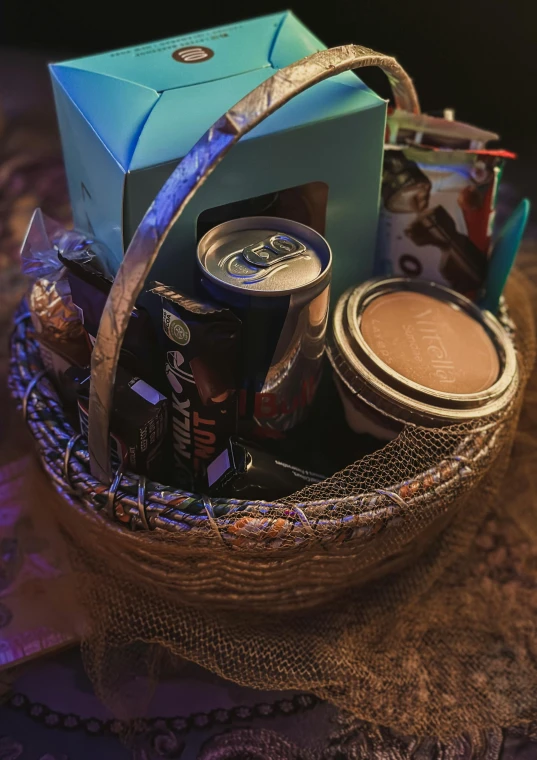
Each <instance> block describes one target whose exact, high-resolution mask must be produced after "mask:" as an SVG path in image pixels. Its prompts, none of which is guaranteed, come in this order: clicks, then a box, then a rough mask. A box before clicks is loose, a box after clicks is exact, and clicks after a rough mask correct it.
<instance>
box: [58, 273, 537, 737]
mask: <svg viewBox="0 0 537 760" xmlns="http://www.w3.org/2000/svg"><path fill="white" fill-rule="evenodd" d="M507 301H508V305H509V310H510V314H511V317H512V319H513V321H514V323H515V324H516V335H517V339H516V340H517V349H518V352H519V360H520V368H521V373H522V386H526V384H527V387H526V393H525V398H524V401H523V405H522V395H523V394H522V391H521V393H520V395H519V398H518V400H517V403H516V407H515V408H514V409H511V410H510V411H509V413H508V414H506V415H505V416H504V417H503V418H502V419H493V420H489V421H488V423H487V424H486V425H484V426H482V427H483V429H482V430H481V431H480V432H476V431H475V430H473V431H472V430H470V429H469V428H464V427H457V428H449V429H443V430H435V431H431V430H422V429H417V428H411V427H409V428H407V429H406V430H405V431H404V432H403V433H402V434H401V436H399V437H398V438H397V439H396V440H395V441H394V442H392V443H390V444H389V445H388V446H386V447H384V448H383V449H381V450H379V451H378V452H375V453H374V454H372V455H369V456H368V457H366V458H364V459H362V460H360V461H359V462H357V463H356V464H354V465H352V466H350V467H348V468H347V469H346V470H345V471H344V472H343V473H341V474H340V475H336V476H334V477H333V478H331V479H330V480H328V481H326V482H325V483H324V484H321V485H319V486H316V487H315V490H314V491H313V492H312V491H311V490H307V491H306V492H303V493H302V494H301V495H300V497H296V496H295V497H293V498H290V499H288V500H287V502H288V503H287V504H285V503H283V504H282V505H281V506H280V507H279V508H278V507H274V510H275V519H279V518H277V515H278V514H280V515H283V514H284V513H285V509H286V508H287V509H292V508H293V505H296V504H297V503H300V504H301V509H302V511H303V512H304V514H305V515H306V517H307V529H308V530H310V531H313V533H314V534H315V535H316V536H317V537H320V538H321V539H322V540H318V541H313V540H312V541H310V542H309V544H308V546H307V547H306V548H297V547H295V546H293V545H291V544H289V545H286V544H285V542H283V543H282V546H281V548H280V549H279V550H278V551H276V550H274V549H271V550H270V551H267V550H266V549H265V550H263V549H262V548H260V549H259V550H258V551H255V549H254V548H252V546H253V545H252V544H247V545H246V548H245V547H244V546H243V547H242V550H241V549H239V550H237V548H234V549H230V548H229V546H227V545H226V539H225V536H226V531H228V530H230V529H232V528H233V524H234V523H233V521H235V523H236V522H238V521H239V520H241V519H244V517H242V518H241V517H233V518H227V519H226V520H222V519H219V518H215V524H214V525H213V526H212V527H213V528H214V530H211V531H210V532H209V533H208V534H207V535H203V534H202V535H201V536H200V537H199V538H198V540H194V538H193V537H191V538H190V539H189V542H188V543H187V542H186V541H185V540H184V538H183V537H182V536H181V535H177V534H169V533H166V532H164V531H158V530H156V531H153V532H151V533H149V534H148V533H142V532H139V531H137V532H131V531H128V530H126V529H124V528H121V527H112V524H111V523H107V522H106V521H103V520H102V519H97V518H96V517H95V514H94V513H93V512H91V510H80V509H76V510H73V509H72V508H70V507H68V506H67V504H66V503H65V502H64V501H62V500H60V499H52V498H51V501H50V504H51V509H52V511H54V512H55V513H56V518H57V520H58V523H59V525H60V526H61V530H62V533H63V535H64V537H66V538H67V541H68V544H69V547H70V552H71V557H72V562H73V569H74V578H75V582H76V584H77V589H78V593H79V595H80V599H81V601H82V604H83V606H84V608H85V610H86V613H87V616H86V632H85V636H84V640H83V651H84V656H85V662H86V666H87V669H88V672H89V674H90V676H91V678H92V681H93V683H94V685H95V687H96V689H97V693H98V694H99V696H100V697H101V698H102V699H103V700H104V701H105V702H107V703H108V704H109V705H111V707H112V709H114V710H115V711H116V713H118V714H120V715H121V716H122V717H123V716H125V715H131V716H132V715H133V714H136V712H137V711H139V710H140V709H142V708H141V705H140V702H139V701H137V700H138V698H139V696H140V694H141V693H142V691H141V685H142V684H143V683H147V684H148V685H150V684H151V683H152V682H153V681H154V678H156V677H157V676H158V675H159V674H160V675H162V674H163V673H164V674H166V673H167V672H169V670H170V668H173V667H174V665H173V663H174V662H175V661H176V658H179V659H187V660H191V661H193V662H196V663H198V664H200V665H202V666H204V667H206V668H208V669H209V670H211V671H213V672H215V673H218V674H219V675H221V676H223V677H225V678H228V679H231V680H233V681H236V682H238V683H240V684H244V685H247V686H251V687H258V688H263V689H294V690H305V691H310V692H313V693H315V694H316V695H318V696H319V697H321V698H323V699H326V700H329V701H331V702H333V703H334V704H336V705H338V706H339V707H340V708H343V709H345V710H348V711H350V712H351V713H353V714H354V715H355V716H357V717H358V718H360V719H363V720H366V721H368V722H371V723H374V724H379V725H383V726H389V727H390V728H392V729H394V730H397V731H398V732H403V733H406V734H419V735H439V736H448V735H456V734H461V733H462V732H465V731H473V730H475V729H477V728H481V727H486V726H496V725H500V726H504V725H514V724H519V723H521V722H524V721H527V720H531V719H535V718H536V717H537V630H536V621H537V550H536V549H535V547H536V546H537V509H536V506H537V502H536V499H537V467H536V466H537V382H536V378H535V375H534V376H533V377H532V378H531V379H530V381H529V382H528V379H529V378H530V373H531V368H532V366H533V360H534V353H535V351H534V350H535V341H534V315H533V311H532V306H531V303H532V301H533V302H534V303H535V291H534V289H533V285H531V283H530V280H529V279H528V278H526V277H524V276H522V275H521V274H516V275H515V276H514V277H512V278H511V281H510V284H509V289H508V293H507ZM520 409H522V414H520V415H519V412H520ZM517 421H519V427H518V430H517V431H516V434H515V430H516V425H517ZM469 440H470V443H469V442H468V441H469ZM513 440H514V446H513ZM461 447H462V448H461ZM511 449H512V452H511ZM457 452H458V454H457ZM461 452H463V453H462V454H461ZM459 455H460V456H462V457H463V463H466V465H467V471H466V473H463V475H464V476H463V477H461V476H460V472H459V476H458V477H457V478H455V479H454V480H453V482H450V481H449V478H447V477H446V473H443V475H442V474H441V475H442V478H443V481H442V482H443V483H444V486H443V490H441V491H436V492H435V493H436V497H435V499H432V500H431V499H427V498H426V497H427V494H428V493H430V492H431V489H434V485H435V478H436V479H438V478H439V477H440V475H439V473H438V463H439V462H440V461H445V462H448V463H449V462H450V461H451V460H450V457H451V458H453V457H455V456H459ZM459 458H460V457H459ZM459 464H460V462H459ZM446 466H448V465H446ZM417 481H419V483H420V485H419V486H416V485H415V483H416V482H417ZM394 483H402V484H403V485H402V486H401V487H400V489H399V490H398V495H399V497H400V502H399V503H396V504H394V507H397V516H396V518H395V519H394V520H392V521H391V522H390V520H389V519H388V518H389V510H388V511H387V512H386V520H385V521H384V520H383V519H379V515H378V514H376V515H375V514H374V510H373V512H372V514H371V520H370V526H369V527H371V526H373V530H372V531H369V533H368V534H367V540H364V541H363V542H362V543H360V542H359V541H358V543H353V542H352V541H351V542H349V547H348V548H345V543H341V544H338V542H337V541H326V536H329V535H330V528H326V526H325V527H323V526H322V524H321V523H322V521H323V520H325V521H326V518H327V514H326V513H321V512H320V511H319V508H318V507H315V506H311V507H310V506H308V505H307V503H306V498H307V499H308V500H311V499H314V500H317V502H318V501H319V500H323V499H327V498H328V499H330V498H332V499H333V498H334V497H344V498H343V499H342V501H341V504H340V506H339V507H337V508H335V510H332V512H331V519H332V521H333V520H334V519H335V517H337V516H338V513H341V514H339V517H341V516H344V515H345V514H347V515H348V514H350V513H351V508H350V506H349V501H348V497H349V496H350V495H352V494H358V493H366V492H370V491H371V490H372V489H373V490H375V489H376V490H377V491H382V489H385V488H389V487H392V488H393V484H394ZM405 483H406V484H407V485H405ZM405 489H407V490H405ZM420 489H421V491H420ZM419 493H422V495H423V498H422V499H421V500H420V499H419V498H417V497H418V496H419ZM401 503H403V506H401ZM405 503H406V504H408V508H407V509H406V510H405V508H404V504H405ZM367 504H368V507H367V508H368V509H371V502H370V501H368V502H367ZM278 509H279V510H280V511H278ZM352 509H353V510H355V511H358V512H359V511H360V507H359V506H357V505H356V503H355V502H354V505H353V507H352ZM365 517H367V516H365ZM364 519H365V518H364ZM259 525H260V526H261V525H262V521H261V520H260V521H259ZM364 525H365V526H366V527H367V526H368V523H367V519H365V522H364ZM230 526H231V527H230ZM387 526H388V527H387ZM270 529H274V528H266V527H265V528H263V527H259V530H260V531H263V530H270ZM327 530H328V533H326V531H327ZM339 530H340V529H339ZM323 531H325V532H323ZM340 533H341V531H340ZM340 533H338V535H340ZM323 537H324V538H323ZM358 538H359V536H358ZM323 541H324V543H323ZM353 547H354V548H353ZM410 560H412V561H410ZM377 576H378V577H377ZM357 584H359V585H357ZM218 589H221V594H220V595H219V591H218ZM308 589H310V590H311V589H314V590H315V594H314V595H310V596H308V593H307V590H308ZM302 595H305V599H304V600H303V599H302ZM314 601H315V606H313V604H314ZM133 683H135V684H136V688H135V689H134V690H133V689H132V688H131V687H132V684H133ZM129 684H130V686H129ZM133 695H134V696H135V697H136V699H134V697H133ZM133 700H134V701H133Z"/></svg>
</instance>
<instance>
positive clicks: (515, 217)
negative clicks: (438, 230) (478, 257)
mask: <svg viewBox="0 0 537 760" xmlns="http://www.w3.org/2000/svg"><path fill="white" fill-rule="evenodd" d="M530 208H531V204H530V202H529V200H528V199H527V198H524V200H523V201H521V202H520V203H519V205H518V206H517V208H516V209H515V210H514V211H513V213H512V214H511V216H510V217H509V219H508V220H507V221H506V223H505V224H504V226H503V228H502V231H501V232H500V234H499V236H498V238H497V240H496V242H495V243H494V246H493V248H492V253H491V256H490V261H489V266H488V273H487V279H486V282H485V288H484V295H483V297H482V299H480V301H479V306H481V308H482V309H487V310H488V311H490V312H492V313H493V314H496V312H497V311H498V306H499V304H500V298H501V295H502V293H503V289H504V288H505V283H506V282H507V278H508V277H509V273H510V272H511V269H512V268H513V264H514V263H515V259H516V255H517V253H518V249H519V248H520V243H521V242H522V238H523V237H524V230H525V229H526V224H527V222H528V217H529V214H530Z"/></svg>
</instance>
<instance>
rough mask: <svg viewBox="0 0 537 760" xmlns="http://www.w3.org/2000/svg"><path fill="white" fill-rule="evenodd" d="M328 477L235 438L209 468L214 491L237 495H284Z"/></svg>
mask: <svg viewBox="0 0 537 760" xmlns="http://www.w3.org/2000/svg"><path fill="white" fill-rule="evenodd" d="M325 478H326V476H325V475H319V474H318V473H316V472H310V471H309V470H304V469H303V468H301V467H297V466H295V465H293V464H288V463H286V462H282V461H281V460H280V459H278V458H276V457H275V456H273V455H272V454H269V453H268V452H266V451H263V450H262V449H260V448H258V447H257V446H254V445H252V444H251V443H247V442H246V441H242V440H239V439H235V438H231V439H230V441H229V444H228V446H227V448H226V449H224V451H222V453H221V454H219V455H218V456H217V457H216V459H214V460H213V461H212V462H211V464H210V465H209V466H208V468H207V483H208V487H209V493H210V495H211V496H225V497H228V498H236V499H259V500H265V501H270V500H273V499H281V498H283V497H284V496H289V495H290V494H292V493H294V492H295V491H299V490H300V489H301V488H305V487H306V486H309V485H312V483H320V482H321V481H322V480H325Z"/></svg>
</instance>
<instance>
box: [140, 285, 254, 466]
mask: <svg viewBox="0 0 537 760" xmlns="http://www.w3.org/2000/svg"><path fill="white" fill-rule="evenodd" d="M149 292H150V293H152V294H153V295H155V296H158V297H159V298H160V299H161V304H162V335H161V338H162V346H163V357H162V359H161V361H162V365H163V366H164V367H165V371H166V376H167V379H168V383H169V385H170V387H171V397H170V398H171V410H172V436H173V459H174V465H175V468H176V471H177V472H181V471H184V470H186V471H188V472H190V473H193V475H194V477H195V478H197V479H199V478H202V477H203V476H204V474H205V470H206V466H207V464H208V462H210V461H212V459H214V457H215V455H216V454H218V453H220V452H221V451H222V450H223V449H224V448H226V446H227V442H228V439H229V436H230V435H232V434H234V433H235V432H236V431H237V405H238V396H237V386H238V383H237V367H238V355H239V340H240V327H241V323H240V320H239V319H238V318H237V317H236V316H235V315H234V314H232V312H231V311H229V309H225V308H222V307H219V306H216V305H213V304H210V303H206V302H200V301H196V300H193V299H191V298H187V297H186V296H184V295H182V294H181V293H178V292H177V291H175V290H173V289H172V288H169V287H167V286H166V285H162V284H161V283H153V285H152V287H151V290H150V291H149Z"/></svg>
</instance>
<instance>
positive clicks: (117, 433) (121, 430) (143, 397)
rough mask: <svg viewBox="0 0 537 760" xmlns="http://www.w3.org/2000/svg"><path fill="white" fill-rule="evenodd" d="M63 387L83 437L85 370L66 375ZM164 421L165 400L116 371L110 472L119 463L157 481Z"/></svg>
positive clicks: (85, 422)
mask: <svg viewBox="0 0 537 760" xmlns="http://www.w3.org/2000/svg"><path fill="white" fill-rule="evenodd" d="M65 383H66V392H67V394H68V395H69V396H70V397H73V396H75V395H76V397H77V402H78V414H79V421H80V431H81V432H82V433H83V434H84V435H86V436H87V434H88V406H89V388H90V370H89V367H86V368H85V369H83V370H80V369H72V370H69V371H67V372H66V377H65ZM168 417H169V402H168V399H167V398H166V397H165V396H163V395H162V393H160V392H159V391H158V390H156V389H155V388H153V387H152V386H150V385H148V384H147V383H146V382H145V381H144V380H142V379H141V378H139V377H135V376H133V375H131V373H130V372H128V371H127V370H125V369H124V368H123V367H118V370H117V375H116V384H115V387H114V405H113V410H112V417H111V421H110V440H111V450H112V461H113V465H114V468H117V467H118V466H119V464H120V463H121V462H123V463H124V465H125V467H126V468H127V469H128V470H130V471H131V472H135V473H138V474H140V475H147V476H148V477H149V478H152V479H154V480H161V479H162V477H163V475H164V474H165V473H164V472H163V469H164V464H163V463H164V460H165V457H163V447H164V444H165V441H166V434H167V429H168Z"/></svg>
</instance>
